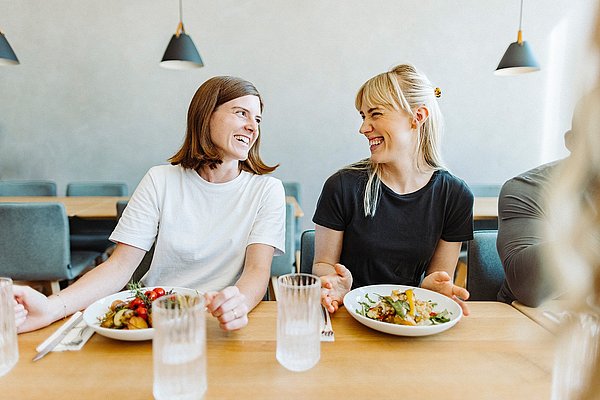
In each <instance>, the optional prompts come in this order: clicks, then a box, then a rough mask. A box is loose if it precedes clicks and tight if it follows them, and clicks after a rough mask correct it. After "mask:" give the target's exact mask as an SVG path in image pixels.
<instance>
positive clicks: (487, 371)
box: [0, 302, 553, 400]
mask: <svg viewBox="0 0 600 400" xmlns="http://www.w3.org/2000/svg"><path fill="white" fill-rule="evenodd" d="M470 306H471V310H472V314H471V316H469V317H466V318H464V319H463V320H462V321H460V322H459V323H458V324H457V325H456V326H455V327H453V328H451V329H450V330H448V331H446V332H444V333H441V334H438V335H434V336H427V337H421V338H416V337H413V338H408V337H398V336H391V335H387V334H383V333H379V332H376V331H373V330H371V329H369V328H367V327H365V326H363V325H362V324H360V323H358V322H357V321H355V320H354V319H353V318H352V317H351V316H350V315H349V314H348V313H347V311H346V310H345V309H343V308H342V309H341V310H340V311H339V312H338V313H336V314H335V315H334V316H333V318H332V322H333V328H334V331H335V339H336V340H335V342H333V343H322V345H321V360H320V362H319V364H317V366H316V367H314V368H313V369H311V370H309V371H306V372H302V373H295V372H291V371H288V370H286V369H285V368H283V367H282V366H281V365H279V363H278V362H277V361H276V359H275V348H276V333H275V328H276V315H277V304H276V303H275V302H263V303H261V304H259V306H258V307H257V308H256V309H255V310H254V311H253V312H252V313H251V314H250V324H249V325H248V326H247V327H246V328H244V329H242V330H241V331H237V332H230V333H227V332H223V331H221V330H220V329H219V328H218V325H217V324H216V323H215V320H214V319H213V318H212V317H211V318H209V319H208V324H207V325H208V332H207V337H208V343H207V348H208V385H209V388H208V392H207V395H206V399H241V398H251V399H286V400H289V399H390V398H401V397H407V398H411V399H437V398H443V399H460V400H466V399H481V398H486V399H547V398H549V397H550V387H551V371H552V359H553V344H552V339H553V335H551V334H550V333H549V332H548V331H546V330H545V329H544V328H542V327H541V326H539V325H538V324H536V323H535V322H533V321H532V320H530V319H529V318H527V317H526V316H525V315H523V314H522V313H520V312H519V311H517V310H516V309H515V308H513V307H511V306H509V305H507V304H503V303H495V302H479V303H470ZM59 325H60V323H56V324H54V325H52V326H50V327H48V328H45V329H43V330H40V331H36V332H30V333H27V334H22V335H20V336H19V350H20V353H21V358H20V361H19V363H18V364H17V366H16V367H15V369H14V370H13V371H11V372H9V373H8V375H6V376H4V377H2V378H0V393H1V394H2V398H6V399H70V398H73V399H80V398H81V399H84V398H85V399H102V400H105V399H107V398H113V397H114V398H116V397H123V398H127V399H151V398H152V344H151V342H120V341H115V340H111V339H107V338H104V337H102V336H99V335H97V334H96V335H94V336H93V337H92V338H91V339H90V341H89V342H88V343H87V344H86V345H85V347H84V348H83V350H81V351H78V352H65V353H51V354H49V355H47V356H46V357H45V358H43V359H42V360H40V361H38V362H36V363H33V362H32V361H31V359H32V358H33V356H34V355H35V350H34V349H35V347H36V346H37V345H38V344H39V343H41V342H42V341H43V340H44V339H45V338H46V337H48V336H49V335H50V334H51V333H52V332H53V331H54V330H56V329H57V328H58V326H59Z"/></svg>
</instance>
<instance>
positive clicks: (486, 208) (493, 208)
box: [473, 197, 498, 220]
mask: <svg viewBox="0 0 600 400" xmlns="http://www.w3.org/2000/svg"><path fill="white" fill-rule="evenodd" d="M497 218H498V198H497V197H475V201H474V202H473V219H475V220H483V219H497Z"/></svg>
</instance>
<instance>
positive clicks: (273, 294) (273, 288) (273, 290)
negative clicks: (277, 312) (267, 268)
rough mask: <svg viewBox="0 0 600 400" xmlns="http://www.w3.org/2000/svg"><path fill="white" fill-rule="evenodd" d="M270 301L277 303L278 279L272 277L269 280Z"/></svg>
mask: <svg viewBox="0 0 600 400" xmlns="http://www.w3.org/2000/svg"><path fill="white" fill-rule="evenodd" d="M268 291H269V300H275V301H277V277H276V276H272V277H271V279H270V280H269V288H268Z"/></svg>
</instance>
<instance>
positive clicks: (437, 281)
mask: <svg viewBox="0 0 600 400" xmlns="http://www.w3.org/2000/svg"><path fill="white" fill-rule="evenodd" d="M421 287H422V288H423V289H429V290H433V291H434V292H438V293H441V294H443V295H444V296H448V297H450V298H451V299H452V300H454V301H456V302H457V303H458V305H459V306H460V307H461V308H462V310H463V314H464V315H465V316H466V315H469V307H467V303H466V302H465V300H467V299H468V298H469V292H468V291H467V289H465V288H462V287H460V286H456V285H455V284H454V283H453V282H452V278H450V275H448V273H447V272H445V271H435V272H432V273H431V274H429V275H427V276H426V277H425V279H423V282H421Z"/></svg>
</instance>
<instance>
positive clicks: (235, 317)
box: [231, 308, 238, 319]
mask: <svg viewBox="0 0 600 400" xmlns="http://www.w3.org/2000/svg"><path fill="white" fill-rule="evenodd" d="M231 312H232V313H233V319H238V315H237V313H236V312H235V308H234V309H233V310H231Z"/></svg>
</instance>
